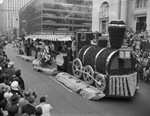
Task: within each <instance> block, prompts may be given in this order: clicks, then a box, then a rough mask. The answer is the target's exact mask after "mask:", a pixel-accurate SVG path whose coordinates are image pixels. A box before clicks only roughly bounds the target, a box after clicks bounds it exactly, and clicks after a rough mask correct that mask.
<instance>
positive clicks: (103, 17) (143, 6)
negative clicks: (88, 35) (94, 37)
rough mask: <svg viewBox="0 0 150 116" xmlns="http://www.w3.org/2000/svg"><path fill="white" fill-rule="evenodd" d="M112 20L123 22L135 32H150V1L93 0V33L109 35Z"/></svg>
mask: <svg viewBox="0 0 150 116" xmlns="http://www.w3.org/2000/svg"><path fill="white" fill-rule="evenodd" d="M112 20H123V21H124V22H125V23H126V26H127V27H129V28H132V29H133V31H134V32H136V31H141V30H142V29H143V27H144V26H146V29H147V31H150V0H93V15H92V31H98V32H101V33H103V34H107V33H108V25H109V23H110V22H111V21H112Z"/></svg>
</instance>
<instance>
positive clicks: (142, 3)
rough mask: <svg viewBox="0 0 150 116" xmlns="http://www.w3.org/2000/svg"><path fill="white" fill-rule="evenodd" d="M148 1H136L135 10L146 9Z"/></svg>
mask: <svg viewBox="0 0 150 116" xmlns="http://www.w3.org/2000/svg"><path fill="white" fill-rule="evenodd" d="M147 3H148V0H136V8H142V7H147Z"/></svg>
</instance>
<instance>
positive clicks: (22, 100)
mask: <svg viewBox="0 0 150 116" xmlns="http://www.w3.org/2000/svg"><path fill="white" fill-rule="evenodd" d="M30 96H31V91H29V90H25V91H24V92H23V97H22V98H20V100H19V107H20V109H21V110H22V108H23V107H24V106H25V105H27V104H28V103H29V101H28V99H29V97H30Z"/></svg>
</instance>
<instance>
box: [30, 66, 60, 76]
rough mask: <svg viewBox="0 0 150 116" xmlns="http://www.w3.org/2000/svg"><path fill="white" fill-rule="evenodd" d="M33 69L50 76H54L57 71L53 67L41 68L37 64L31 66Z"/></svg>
mask: <svg viewBox="0 0 150 116" xmlns="http://www.w3.org/2000/svg"><path fill="white" fill-rule="evenodd" d="M32 69H33V70H35V71H37V72H41V73H43V74H45V75H50V76H55V75H57V74H58V73H59V72H58V71H57V70H56V69H55V68H51V69H50V68H43V67H39V66H35V65H34V66H33V68H32Z"/></svg>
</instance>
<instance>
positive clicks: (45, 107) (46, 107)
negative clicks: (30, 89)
mask: <svg viewBox="0 0 150 116" xmlns="http://www.w3.org/2000/svg"><path fill="white" fill-rule="evenodd" d="M37 107H41V108H42V115H41V116H50V111H51V110H52V106H51V105H50V104H47V103H46V96H44V97H41V98H40V104H39V105H38V106H37Z"/></svg>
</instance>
